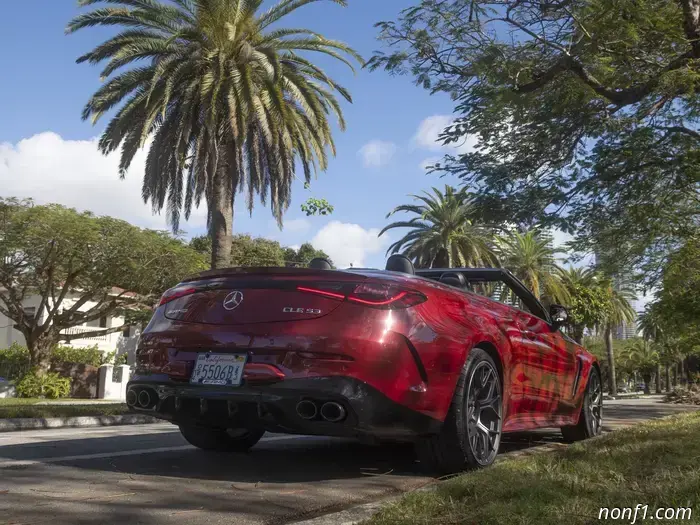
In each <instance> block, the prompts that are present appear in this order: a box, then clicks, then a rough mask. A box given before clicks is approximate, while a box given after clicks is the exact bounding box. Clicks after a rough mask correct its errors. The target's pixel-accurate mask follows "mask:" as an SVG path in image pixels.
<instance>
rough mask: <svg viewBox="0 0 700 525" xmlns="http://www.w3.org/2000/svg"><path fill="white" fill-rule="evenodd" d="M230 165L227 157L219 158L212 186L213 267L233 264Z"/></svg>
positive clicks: (210, 229)
mask: <svg viewBox="0 0 700 525" xmlns="http://www.w3.org/2000/svg"><path fill="white" fill-rule="evenodd" d="M228 169H229V166H228V163H227V162H226V161H225V158H223V156H222V158H221V159H220V160H219V164H218V167H217V169H216V174H215V176H214V184H213V188H212V197H211V202H210V203H209V210H210V213H211V222H210V225H209V235H211V267H212V269H215V268H228V267H229V266H230V265H231V243H232V235H233V188H232V187H231V186H230V183H229V177H228V176H227V172H228Z"/></svg>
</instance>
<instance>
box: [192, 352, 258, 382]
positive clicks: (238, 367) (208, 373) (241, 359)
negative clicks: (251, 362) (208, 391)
mask: <svg viewBox="0 0 700 525" xmlns="http://www.w3.org/2000/svg"><path fill="white" fill-rule="evenodd" d="M245 361H246V356H245V354H210V353H206V354H199V355H198V356H197V362H196V363H195V365H194V370H192V376H191V377H190V383H193V384H196V385H224V386H239V385H240V384H241V380H242V379H243V367H244V366H245Z"/></svg>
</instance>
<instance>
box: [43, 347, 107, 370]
mask: <svg viewBox="0 0 700 525" xmlns="http://www.w3.org/2000/svg"><path fill="white" fill-rule="evenodd" d="M115 354H116V352H107V353H103V352H102V351H100V350H99V349H98V348H97V345H95V346H86V347H84V348H73V347H71V346H57V347H56V348H54V349H53V351H52V352H51V364H52V365H62V364H66V363H77V364H80V365H92V366H101V365H104V364H107V363H112V362H113V361H114V356H115Z"/></svg>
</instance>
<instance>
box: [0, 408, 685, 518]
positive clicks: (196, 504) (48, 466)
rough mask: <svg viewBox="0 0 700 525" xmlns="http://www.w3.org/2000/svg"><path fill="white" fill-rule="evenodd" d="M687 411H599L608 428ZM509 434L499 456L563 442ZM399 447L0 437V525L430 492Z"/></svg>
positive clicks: (279, 508) (159, 435) (219, 511)
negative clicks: (235, 450)
mask: <svg viewBox="0 0 700 525" xmlns="http://www.w3.org/2000/svg"><path fill="white" fill-rule="evenodd" d="M690 409H693V407H683V406H678V405H665V404H660V403H658V402H657V401H656V400H651V401H648V400H644V401H641V400H625V401H615V402H608V403H606V407H605V418H606V427H607V428H608V429H613V428H616V427H620V426H624V425H627V424H634V423H636V422H639V421H642V420H645V419H649V418H655V417H661V416H665V415H668V414H672V413H676V412H679V411H685V410H690ZM559 440H560V436H559V433H558V432H556V431H539V432H535V433H523V434H519V435H508V436H504V441H503V444H502V449H501V450H502V453H508V452H513V451H517V450H520V449H526V448H528V447H532V446H534V445H539V444H543V443H552V442H558V441H559ZM431 481H432V480H431V478H428V477H425V476H424V475H422V474H421V473H420V471H419V469H418V468H417V465H416V464H415V462H414V460H413V456H412V454H411V453H410V450H409V449H407V448H405V447H403V448H402V447H396V446H383V447H372V446H367V445H361V444H359V443H357V442H355V441H350V440H343V439H331V438H316V437H308V436H283V435H267V436H266V437H265V438H263V440H262V441H261V442H260V443H259V444H258V445H257V446H256V447H255V448H254V449H253V451H252V452H251V453H250V454H247V455H242V456H230V455H218V454H211V453H205V452H202V451H199V450H197V449H195V448H193V447H191V446H189V445H187V444H186V443H185V441H184V440H183V439H182V438H181V437H180V434H179V432H178V431H177V429H176V428H175V427H172V426H170V425H168V424H158V425H134V426H122V427H103V428H84V429H62V430H37V431H28V432H11V433H5V434H0V523H1V524H13V525H20V524H21V525H28V524H32V525H34V524H51V525H64V524H65V525H74V524H95V525H96V524H100V525H105V524H116V523H119V524H125V523H126V524H129V525H136V524H165V523H167V524H177V525H180V524H182V525H199V524H207V525H211V524H219V523H221V524H223V523H226V524H227V525H230V524H284V523H291V522H294V521H298V520H301V519H304V518H306V517H312V516H315V515H318V514H323V513H326V512H333V511H335V510H340V509H342V508H345V507H348V506H351V505H354V504H358V503H364V502H367V501H371V500H375V499H379V498H381V497H385V496H388V495H392V494H397V493H400V492H404V491H408V490H412V489H416V488H419V487H421V486H423V485H425V484H427V483H430V482H431Z"/></svg>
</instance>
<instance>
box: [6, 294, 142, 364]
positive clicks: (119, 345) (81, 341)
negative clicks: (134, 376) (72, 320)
mask: <svg viewBox="0 0 700 525" xmlns="http://www.w3.org/2000/svg"><path fill="white" fill-rule="evenodd" d="M119 291H120V290H119ZM78 298H79V296H77V295H71V293H70V292H69V293H68V295H67V296H66V297H65V298H64V300H63V302H62V303H61V308H64V309H65V308H70V307H71V306H73V305H74V304H75V302H76V301H77V300H78ZM40 303H41V297H40V296H39V295H34V296H29V297H27V298H26V299H25V300H24V302H23V305H24V311H25V314H27V315H36V314H37V309H38V308H39V305H40ZM95 305H96V303H95V302H93V301H88V302H86V303H85V304H84V305H82V306H81V307H80V311H87V310H90V308H92V307H93V306H95ZM41 315H43V316H46V315H47V313H46V310H44V311H43V312H42V314H41ZM14 324H15V323H14V322H13V321H12V320H11V319H8V318H7V317H5V316H4V315H3V314H2V313H0V348H7V347H9V346H10V345H11V344H12V343H15V342H16V343H19V344H22V345H23V344H25V341H24V336H23V335H22V333H21V332H20V331H18V330H16V329H15V328H13V325H14ZM116 327H123V329H122V330H119V331H116V332H113V333H109V334H106V335H93V336H89V337H84V338H83V337H81V338H78V339H73V340H71V341H70V342H62V343H61V344H64V345H67V346H73V347H76V348H79V347H85V346H97V348H98V349H99V350H102V351H103V352H105V353H108V352H114V351H116V352H117V355H121V354H123V353H127V354H128V355H129V358H128V362H129V363H133V358H134V351H135V349H136V341H137V339H138V333H137V330H136V328H135V327H133V326H125V325H124V318H123V317H120V316H118V315H112V316H105V317H102V318H100V319H96V320H94V321H89V322H87V323H84V324H82V325H78V326H73V327H71V328H68V329H66V330H63V331H62V332H61V333H64V334H67V335H74V334H81V333H88V332H94V331H96V330H100V329H102V328H104V329H107V328H116Z"/></svg>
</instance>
